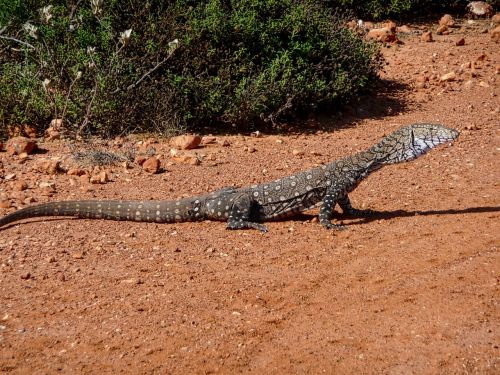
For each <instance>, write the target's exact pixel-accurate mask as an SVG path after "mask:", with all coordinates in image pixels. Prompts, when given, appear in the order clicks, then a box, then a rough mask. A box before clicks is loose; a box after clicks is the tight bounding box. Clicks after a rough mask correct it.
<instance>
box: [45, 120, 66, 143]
mask: <svg viewBox="0 0 500 375" xmlns="http://www.w3.org/2000/svg"><path fill="white" fill-rule="evenodd" d="M62 126H63V121H62V119H60V118H55V119H53V120H52V121H51V122H50V126H49V127H48V128H47V130H45V137H46V138H47V140H49V141H53V140H56V139H59V138H61V133H62Z"/></svg>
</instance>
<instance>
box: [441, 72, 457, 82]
mask: <svg viewBox="0 0 500 375" xmlns="http://www.w3.org/2000/svg"><path fill="white" fill-rule="evenodd" d="M456 78H457V75H456V74H455V72H449V73H446V74H443V75H442V76H441V77H440V78H439V80H440V81H442V82H448V81H454V80H455V79H456Z"/></svg>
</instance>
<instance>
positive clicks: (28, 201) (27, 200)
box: [23, 196, 36, 204]
mask: <svg viewBox="0 0 500 375" xmlns="http://www.w3.org/2000/svg"><path fill="white" fill-rule="evenodd" d="M23 202H24V204H31V203H33V202H36V199H35V198H33V197H32V196H29V197H27V198H26V199H25V200H24V201H23Z"/></svg>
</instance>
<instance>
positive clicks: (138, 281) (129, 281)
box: [121, 277, 143, 285]
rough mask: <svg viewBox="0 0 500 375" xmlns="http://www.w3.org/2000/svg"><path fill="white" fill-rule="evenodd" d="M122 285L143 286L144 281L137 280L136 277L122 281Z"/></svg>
mask: <svg viewBox="0 0 500 375" xmlns="http://www.w3.org/2000/svg"><path fill="white" fill-rule="evenodd" d="M121 283H122V284H131V285H132V284H136V285H139V284H142V283H143V281H142V280H141V279H139V278H136V277H132V278H130V279H124V280H122V281H121Z"/></svg>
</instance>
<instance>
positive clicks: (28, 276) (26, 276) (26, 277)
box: [21, 272, 31, 280]
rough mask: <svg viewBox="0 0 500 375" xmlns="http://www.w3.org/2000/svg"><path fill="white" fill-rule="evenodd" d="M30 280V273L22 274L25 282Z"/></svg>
mask: <svg viewBox="0 0 500 375" xmlns="http://www.w3.org/2000/svg"><path fill="white" fill-rule="evenodd" d="M30 278H31V273H29V272H25V273H23V274H21V279H23V280H28V279H30Z"/></svg>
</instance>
